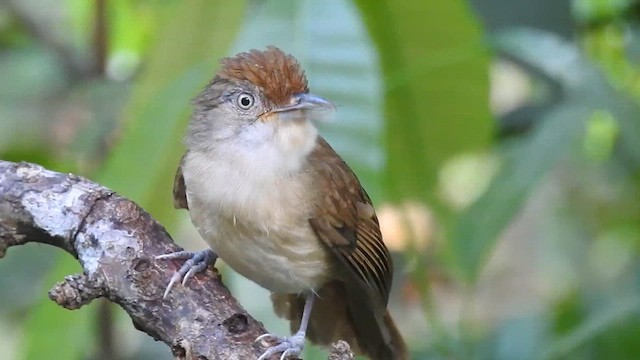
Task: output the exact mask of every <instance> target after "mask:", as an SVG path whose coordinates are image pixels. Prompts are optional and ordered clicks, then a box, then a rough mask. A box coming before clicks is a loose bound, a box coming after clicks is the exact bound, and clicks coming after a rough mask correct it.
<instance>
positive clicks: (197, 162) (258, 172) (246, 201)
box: [184, 152, 332, 293]
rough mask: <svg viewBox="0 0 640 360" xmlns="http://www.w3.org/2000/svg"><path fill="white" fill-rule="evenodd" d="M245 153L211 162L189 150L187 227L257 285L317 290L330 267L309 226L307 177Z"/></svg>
mask: <svg viewBox="0 0 640 360" xmlns="http://www.w3.org/2000/svg"><path fill="white" fill-rule="evenodd" d="M251 156H254V154H253V153H252V154H251ZM246 157H250V156H249V155H246V154H245V157H242V156H241V157H239V158H237V159H236V160H232V159H231V158H230V157H216V158H215V161H213V160H212V158H211V157H208V156H207V155H206V154H200V153H196V152H192V153H190V155H189V156H188V157H187V158H186V159H185V164H184V166H185V171H184V180H185V185H186V189H187V191H186V193H187V201H188V203H189V214H190V216H191V220H192V222H193V224H194V225H195V226H196V228H197V229H198V231H199V233H200V235H201V236H202V238H203V239H204V240H205V241H206V242H207V243H208V244H209V246H211V248H212V250H213V251H214V252H216V253H217V254H218V256H219V257H220V258H221V259H222V260H224V262H225V263H227V264H228V265H229V266H231V267H232V268H233V269H234V270H235V271H237V272H238V273H240V274H241V275H243V276H245V277H247V278H249V279H250V280H253V281H254V282H256V283H258V284H259V285H261V286H263V287H264V288H266V289H268V290H271V291H273V292H285V293H299V292H302V291H306V290H309V289H316V288H319V287H320V286H322V285H323V284H324V283H325V282H326V280H327V279H328V278H329V277H330V269H331V268H332V267H331V266H330V260H329V259H330V258H331V257H330V256H329V254H328V249H327V248H326V246H325V245H324V244H322V243H321V242H320V240H319V239H318V238H317V236H316V235H315V233H314V232H313V230H312V229H311V226H310V225H309V220H308V219H309V216H310V212H311V210H312V207H311V205H310V204H313V198H312V196H313V195H314V193H313V192H311V191H310V190H309V188H310V186H309V184H310V181H311V178H310V175H309V174H307V173H304V172H302V173H297V174H296V175H295V176H293V175H291V174H290V173H280V172H278V171H276V170H273V169H271V168H272V167H273V166H272V165H273V164H271V165H269V164H270V162H273V161H275V160H274V159H272V158H270V157H269V156H266V155H265V156H264V158H261V157H257V158H255V159H254V158H252V157H250V159H246ZM242 159H244V160H242ZM242 161H244V162H245V163H243V162H242ZM270 169H271V170H272V171H270Z"/></svg>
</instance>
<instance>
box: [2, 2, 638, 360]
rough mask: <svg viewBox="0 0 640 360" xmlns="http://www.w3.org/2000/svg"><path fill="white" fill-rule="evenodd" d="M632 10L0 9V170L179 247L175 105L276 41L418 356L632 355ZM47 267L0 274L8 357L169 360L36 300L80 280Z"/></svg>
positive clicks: (243, 285)
mask: <svg viewBox="0 0 640 360" xmlns="http://www.w3.org/2000/svg"><path fill="white" fill-rule="evenodd" d="M99 3H102V4H105V8H104V10H100V9H101V8H100V7H99V6H97V4H99ZM101 11H104V13H101ZM639 15H640V4H639V3H638V1H635V0H573V1H552V0H540V1H536V0H491V1H479V0H470V1H468V2H467V1H463V0H453V1H447V2H437V1H434V0H431V1H419V0H415V1H383V2H368V1H360V0H357V1H349V0H330V1H317V0H316V1H314V0H301V1H295V2H291V1H285V0H250V1H247V2H246V3H245V2H244V1H233V2H230V1H222V0H219V1H218V0H193V1H177V0H136V1H127V0H67V1H64V2H56V1H53V0H2V1H0V79H2V80H1V81H0V158H2V159H8V160H13V161H21V160H25V161H32V162H37V163H41V164H43V165H44V166H47V167H49V168H52V169H55V170H58V171H65V172H75V173H79V174H81V175H84V176H87V177H90V178H91V179H94V180H95V181H98V182H100V183H103V184H104V185H106V186H109V187H111V188H113V189H115V190H116V191H118V192H120V193H122V194H123V195H124V196H127V197H129V198H131V199H134V200H135V201H137V202H138V203H139V204H141V205H142V206H143V207H145V208H146V209H147V210H148V211H149V212H150V213H151V214H152V215H154V216H155V217H156V218H157V219H159V220H160V221H161V222H162V223H163V224H164V225H165V226H167V227H168V228H169V229H170V231H171V232H172V233H174V234H176V238H178V241H179V242H181V241H182V237H189V236H191V235H190V234H192V233H189V232H185V231H179V229H181V228H184V227H187V228H188V227H190V226H189V225H188V219H186V216H185V214H181V215H178V213H177V212H176V211H174V210H173V208H172V206H171V196H170V194H171V186H172V181H173V174H174V171H175V167H176V164H177V162H178V160H179V158H180V156H181V154H182V151H183V146H182V144H181V138H182V136H183V132H184V127H185V126H186V123H187V121H188V117H189V113H190V105H189V100H190V99H191V98H192V97H193V96H194V95H195V94H196V93H197V92H198V91H199V90H200V89H201V88H202V86H204V84H206V82H207V81H208V80H209V79H210V78H211V77H212V76H213V74H214V73H215V71H216V67H217V59H218V58H220V57H222V56H225V55H229V54H233V53H235V52H238V51H244V50H247V49H250V48H263V47H264V46H266V45H268V44H274V45H277V46H279V47H281V48H283V49H284V50H286V51H288V52H291V53H292V54H294V55H295V56H296V57H297V58H298V59H300V61H301V62H302V64H303V67H304V68H305V70H306V72H307V75H308V77H309V81H310V84H311V88H312V89H313V91H314V92H316V93H319V94H320V95H322V96H325V97H327V98H329V99H331V100H332V101H333V102H334V103H335V104H336V105H337V107H338V113H337V116H336V121H335V122H333V123H330V124H324V125H322V127H321V131H322V133H323V135H325V136H326V137H327V139H328V140H329V142H330V143H331V144H332V145H333V146H334V147H335V148H336V150H337V151H338V152H339V153H340V154H342V155H343V157H344V158H345V160H346V161H347V162H348V163H349V164H350V165H351V166H352V167H353V168H354V170H355V171H356V173H357V174H358V175H359V177H360V178H361V180H362V182H363V184H364V185H365V187H366V188H367V190H368V191H369V193H370V194H371V195H372V198H373V199H374V201H375V203H376V205H377V208H378V209H379V215H380V220H381V223H382V226H383V231H384V233H385V238H386V241H387V243H388V244H389V246H390V248H392V249H393V250H395V251H396V252H398V254H395V258H396V264H395V268H396V279H395V285H394V289H395V291H394V294H393V296H392V299H391V310H392V312H393V313H394V316H395V317H396V319H397V320H399V323H400V326H401V329H402V331H403V333H404V334H405V335H406V338H407V340H408V342H409V345H410V347H411V349H412V354H413V357H414V358H416V359H441V358H447V359H452V358H454V359H594V358H598V359H599V358H607V359H628V358H635V357H637V356H640V346H638V343H637V341H636V339H637V337H638V336H639V335H640V281H639V279H640V277H639V276H638V274H640V256H638V254H639V250H640V221H639V220H640V206H638V203H640V201H639V200H640V199H639V195H640V176H639V175H640V172H639V169H640V126H639V125H638V115H637V114H639V113H640V108H639V107H640V81H639V80H640V72H639V70H638V62H639V61H640V41H639V40H638V36H639V35H640V32H639V31H638V29H640V27H639V26H638V25H639V24H638V20H640V18H639ZM101 19H104V21H103V20H101ZM100 30H105V31H106V36H105V37H104V38H100V37H99V36H96V32H99V31H100ZM101 49H106V55H105V58H103V59H101V58H99V56H100V54H101V53H102V52H101ZM101 63H104V64H105V66H104V67H101V66H98V64H101ZM507 69H512V70H508V71H507ZM512 98H515V99H516V100H510V99H512ZM185 224H186V225H185ZM182 225H184V226H182ZM401 251H402V252H401ZM49 254H50V252H49V249H48V248H46V247H44V246H27V247H25V248H22V249H12V250H11V251H10V252H9V254H8V257H7V259H2V261H0V299H2V300H3V306H2V307H0V348H2V349H3V351H4V352H3V354H2V355H1V356H0V357H2V358H3V359H4V358H8V359H14V358H15V359H44V358H51V355H50V354H56V356H55V358H61V359H94V358H95V359H98V358H100V359H105V360H106V359H107V357H106V355H105V354H107V353H111V351H115V354H116V355H115V356H116V357H117V358H119V359H128V358H131V359H134V358H135V359H157V358H162V357H163V356H164V357H165V358H167V359H168V358H170V354H169V352H168V351H167V350H166V347H164V346H163V345H161V344H157V343H153V342H151V341H148V339H145V336H144V335H142V334H140V333H138V332H137V331H135V330H133V329H132V327H131V326H130V323H129V321H128V319H127V318H126V316H123V315H122V314H120V313H118V316H115V317H108V316H107V317H105V316H104V311H100V312H98V311H96V309H97V306H95V305H92V306H88V307H85V308H84V309H81V310H79V311H75V312H68V311H65V310H63V309H60V308H58V307H56V306H54V304H52V303H51V302H50V301H48V300H47V299H45V296H44V293H45V291H46V289H48V288H49V287H50V286H51V285H52V284H53V283H54V282H55V281H59V280H60V279H61V278H62V277H63V276H64V275H67V274H70V273H73V272H74V271H78V269H79V268H78V266H77V264H75V262H74V260H72V259H70V258H69V257H68V256H66V254H59V255H57V256H51V255H49ZM221 266H223V265H222V264H221ZM223 270H224V273H225V276H226V279H227V282H228V283H229V284H230V286H231V287H232V290H233V292H234V294H236V295H238V297H239V299H240V301H241V302H242V303H243V304H245V305H246V306H247V308H248V309H250V311H251V312H252V313H254V314H256V315H257V316H258V317H259V318H260V319H263V320H264V321H265V322H266V323H267V326H268V327H270V328H278V326H279V327H281V328H282V329H284V328H285V327H283V324H282V322H280V323H278V322H276V321H275V320H274V319H273V315H270V314H271V311H270V304H269V303H268V300H267V294H266V292H265V291H264V290H261V289H258V288H257V287H256V286H255V285H251V284H249V283H248V282H247V281H244V280H242V279H239V278H238V276H237V275H234V273H233V272H232V271H229V270H228V269H226V268H224V266H223ZM257 295H260V296H257ZM262 295H264V296H262ZM112 318H115V319H116V320H113V319H112ZM110 327H114V328H117V329H119V331H117V332H116V334H119V335H116V338H115V339H112V340H113V343H114V344H116V349H110V350H111V351H107V349H104V346H105V344H108V343H110V342H109V341H104V338H103V337H104V336H105V334H108V333H109V331H106V329H108V328H110ZM5 352H6V353H5ZM5 355H6V356H5ZM323 356H324V355H323V352H322V351H320V350H318V349H316V348H313V347H311V348H310V350H308V351H307V353H306V355H305V358H306V359H321V358H323Z"/></svg>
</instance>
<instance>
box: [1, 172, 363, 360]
mask: <svg viewBox="0 0 640 360" xmlns="http://www.w3.org/2000/svg"><path fill="white" fill-rule="evenodd" d="M28 242H40V243H46V244H50V245H53V246H56V247H59V248H62V249H64V250H65V251H67V252H69V253H70V254H71V255H73V256H74V257H76V258H77V259H78V261H79V262H80V264H81V265H82V267H83V270H84V272H83V273H82V274H76V275H71V276H67V277H66V278H65V280H64V281H63V282H61V283H58V284H57V285H56V286H55V287H54V288H53V289H52V290H51V291H50V292H49V297H50V298H51V299H52V300H53V301H55V302H56V303H58V304H59V305H61V306H63V307H65V308H68V309H77V308H79V307H81V306H83V305H86V304H88V303H89V302H91V301H92V300H93V299H96V298H98V297H105V298H107V299H109V300H110V301H112V302H115V303H117V304H118V305H120V306H121V307H122V308H123V309H124V310H125V311H126V312H127V313H128V314H129V316H130V317H131V319H132V320H133V325H134V326H135V327H136V328H137V329H139V330H141V331H144V332H145V333H147V334H148V335H150V336H152V337H153V338H154V339H156V340H160V341H163V342H164V343H166V344H168V345H169V346H170V347H171V351H172V352H173V355H174V357H175V358H176V359H199V360H204V359H255V358H257V357H258V356H259V355H260V354H261V353H262V351H263V350H264V349H262V348H261V347H260V346H259V345H258V344H255V343H254V341H253V340H254V339H255V338H256V337H257V336H258V335H261V334H263V333H265V329H264V327H263V326H262V324H261V323H259V322H258V321H256V320H255V319H253V318H252V317H251V316H250V315H249V314H248V313H247V312H246V311H245V310H244V309H243V308H242V307H241V306H240V305H239V304H238V303H237V301H236V300H235V299H234V298H233V297H232V296H231V294H230V293H229V291H228V289H227V288H226V287H225V286H224V285H223V284H222V282H221V281H220V278H219V276H218V274H217V273H216V272H214V271H213V270H207V271H206V272H205V273H204V274H199V275H196V276H195V277H194V278H192V279H191V280H189V282H188V284H187V286H184V287H182V286H178V287H176V288H175V289H173V290H172V291H171V293H170V294H169V296H168V297H167V299H163V298H162V294H163V291H164V288H165V287H166V286H167V283H168V279H169V278H170V277H171V275H172V274H173V273H174V272H175V271H176V268H177V266H178V265H179V264H178V263H174V262H171V261H156V260H154V259H155V256H157V255H160V254H165V253H169V252H172V251H176V250H179V248H178V247H177V246H176V245H175V244H174V243H173V241H172V240H171V238H170V237H169V235H168V234H167V232H166V231H165V229H164V228H163V227H162V226H161V225H160V224H158V223H157V222H156V221H154V220H153V219H152V218H151V216H150V215H149V214H148V213H147V212H145V211H144V210H143V209H141V208H140V207H138V206H137V205H136V204H135V203H133V202H131V201H130V200H127V199H125V198H123V197H121V196H119V195H117V194H115V193H113V192H112V191H110V190H109V189H106V188H104V187H102V186H100V185H98V184H95V183H92V182H90V181H88V180H86V179H84V178H81V177H78V176H74V175H69V174H61V173H56V172H52V171H49V170H46V169H44V168H42V167H40V166H38V165H34V164H28V163H20V164H16V163H11V162H6V161H0V257H2V256H3V255H5V253H6V251H7V249H8V248H9V247H11V246H16V245H22V244H25V243H28ZM345 346H346V348H345ZM352 356H353V355H352V354H351V351H350V350H349V348H348V345H346V343H343V342H340V343H338V344H336V345H335V346H334V350H332V354H331V359H340V360H342V359H351V358H352Z"/></svg>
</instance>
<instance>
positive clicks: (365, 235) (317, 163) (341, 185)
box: [310, 138, 393, 306]
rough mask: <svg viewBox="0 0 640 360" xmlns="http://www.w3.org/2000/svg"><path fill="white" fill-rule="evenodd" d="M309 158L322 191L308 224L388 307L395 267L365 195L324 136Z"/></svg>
mask: <svg viewBox="0 0 640 360" xmlns="http://www.w3.org/2000/svg"><path fill="white" fill-rule="evenodd" d="M310 156H311V159H310V164H311V166H312V167H313V171H314V172H315V173H314V176H316V178H315V179H316V181H318V182H319V184H318V185H319V188H320V189H322V191H323V192H322V193H321V194H319V195H318V198H317V203H316V207H315V212H314V216H313V218H312V219H310V224H311V227H312V228H313V230H314V231H315V233H316V234H317V235H318V237H319V238H320V239H321V240H322V241H323V242H324V243H325V244H326V245H328V246H329V248H330V249H331V250H332V251H333V253H334V254H335V255H336V257H337V258H338V260H339V263H341V264H343V265H344V266H343V267H344V268H345V269H344V270H345V271H346V272H347V273H349V274H350V275H351V276H354V275H355V278H357V279H358V280H359V281H360V282H361V283H362V284H364V285H365V286H367V287H369V288H370V289H371V290H374V291H373V293H374V294H378V295H379V300H380V301H381V302H382V304H384V305H385V306H386V304H387V302H388V299H389V292H390V290H391V277H392V274H393V267H392V262H391V256H390V254H389V251H388V250H387V247H386V246H385V245H384V242H383V241H382V234H381V233H380V226H379V224H378V218H377V217H376V215H375V212H374V211H373V206H372V205H371V200H370V199H369V196H368V195H367V193H366V192H365V190H364V189H363V188H362V186H361V185H360V182H359V181H358V179H357V177H356V176H355V174H354V173H353V172H352V171H351V169H349V167H348V166H347V165H346V164H345V163H344V161H342V159H340V157H339V156H338V155H337V154H336V153H335V152H334V150H333V149H332V148H331V147H330V146H329V144H327V143H326V141H324V139H322V138H319V139H318V144H317V145H316V148H315V149H314V151H313V152H312V153H311V155H310Z"/></svg>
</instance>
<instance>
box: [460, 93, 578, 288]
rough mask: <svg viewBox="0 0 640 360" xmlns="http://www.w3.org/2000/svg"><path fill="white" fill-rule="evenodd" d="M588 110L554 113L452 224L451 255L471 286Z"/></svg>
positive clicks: (563, 152) (575, 138) (572, 140)
mask: <svg viewBox="0 0 640 360" xmlns="http://www.w3.org/2000/svg"><path fill="white" fill-rule="evenodd" d="M588 116H589V111H588V109H586V108H584V107H582V106H579V105H576V106H571V107H569V106H567V107H560V108H558V109H556V110H554V111H551V112H550V113H548V114H547V115H546V116H545V119H544V123H543V124H541V126H540V127H539V128H538V129H536V131H535V132H534V133H533V134H531V136H530V138H528V139H525V140H523V142H522V144H520V145H518V146H517V149H516V150H515V151H514V153H513V154H511V156H510V158H509V159H507V160H506V162H505V164H503V166H502V168H501V169H500V171H499V172H498V174H497V175H496V177H495V178H494V179H493V181H492V182H491V184H490V185H489V187H488V189H487V190H486V192H485V193H484V194H483V195H482V196H481V197H480V198H479V199H478V200H477V201H476V202H474V203H473V204H472V205H471V206H470V207H469V208H468V209H467V210H466V211H465V212H464V213H463V214H462V215H461V216H460V218H459V219H458V222H457V224H456V227H455V228H454V233H453V237H452V238H451V250H452V251H453V254H454V256H455V258H456V260H457V263H458V268H459V269H460V270H461V271H462V275H463V277H464V278H465V279H467V280H474V279H475V278H476V276H477V275H478V274H479V271H480V269H481V265H482V263H483V261H484V260H485V259H486V257H487V256H488V254H489V253H490V252H491V250H492V249H493V246H494V245H495V243H496V241H497V239H498V236H499V235H500V233H502V231H503V230H504V228H505V227H506V226H507V225H508V224H509V223H510V221H511V219H512V218H513V217H514V216H515V215H516V214H518V212H519V210H520V208H521V207H522V205H523V204H524V202H525V200H526V198H527V195H528V194H529V192H530V191H531V189H533V187H534V186H535V185H536V184H537V183H538V181H539V180H540V179H541V178H542V177H543V176H544V174H546V173H547V172H548V171H549V170H550V169H551V168H552V167H553V166H554V165H555V164H556V163H557V162H558V161H559V160H560V159H561V158H562V157H563V156H564V155H566V154H567V152H568V151H569V150H570V149H571V148H572V147H575V146H576V144H579V142H578V140H579V139H580V135H581V134H582V131H583V127H584V121H585V118H587V117H588Z"/></svg>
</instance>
